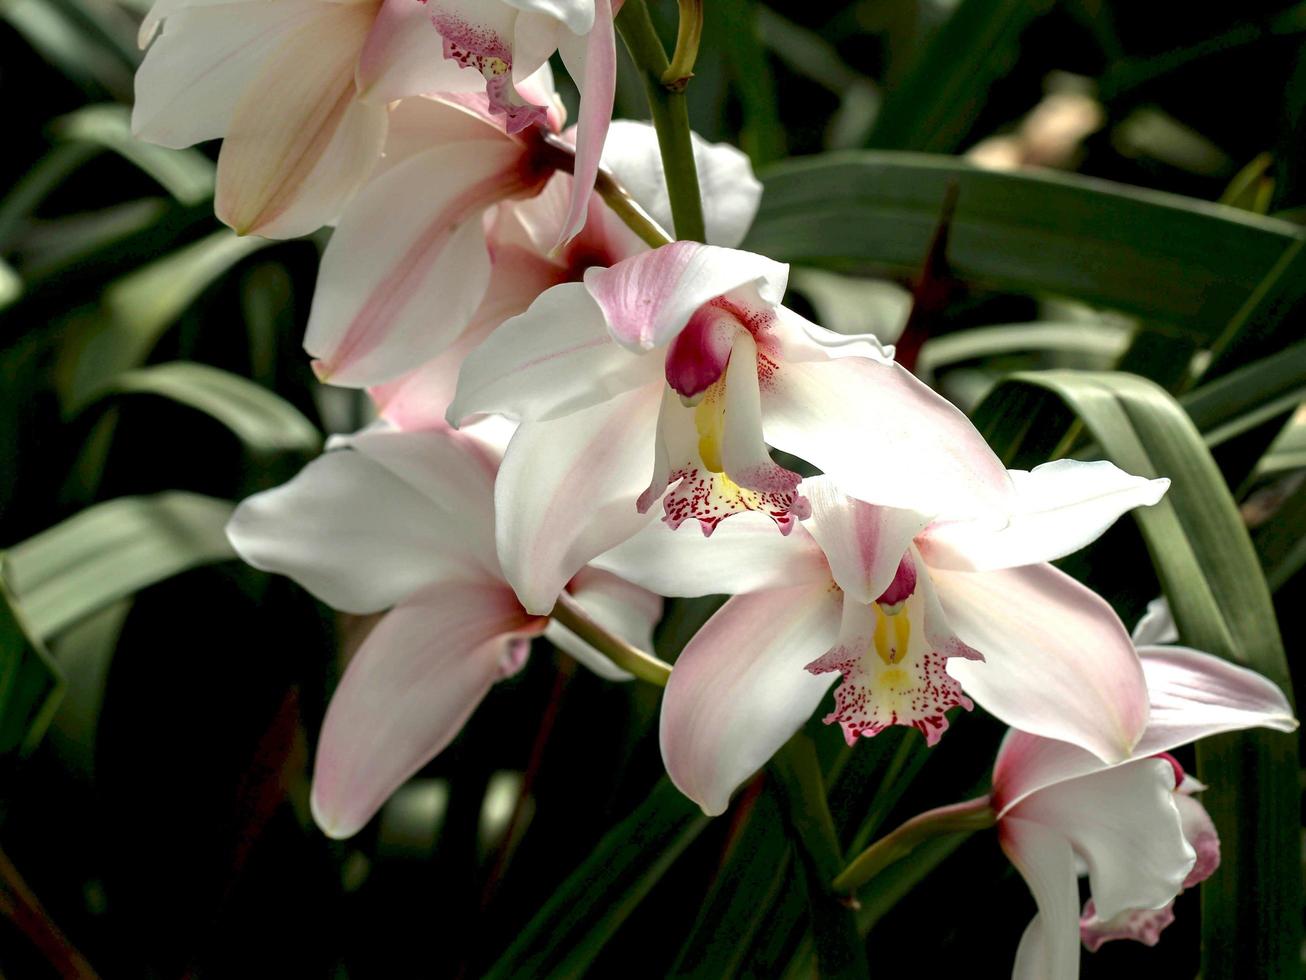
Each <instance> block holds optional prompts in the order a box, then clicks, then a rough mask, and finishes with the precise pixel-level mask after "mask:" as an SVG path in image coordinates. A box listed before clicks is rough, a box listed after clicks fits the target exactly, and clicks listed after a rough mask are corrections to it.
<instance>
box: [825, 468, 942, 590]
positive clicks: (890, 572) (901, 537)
mask: <svg viewBox="0 0 1306 980" xmlns="http://www.w3.org/2000/svg"><path fill="white" fill-rule="evenodd" d="M801 489H802V492H803V494H804V495H805V496H806V497H807V499H808V502H809V503H810V504H811V507H812V516H811V517H810V518H809V519H808V520H807V521H806V522H805V523H804V525H803V526H804V527H806V528H807V530H808V531H810V532H811V535H812V537H814V538H815V539H816V540H817V542H818V543H819V544H820V545H821V550H822V551H824V552H825V556H826V558H827V559H828V560H829V562H830V569H831V571H832V572H833V573H834V580H835V581H836V582H838V583H839V587H840V588H841V589H843V590H844V592H846V593H848V595H849V596H850V597H851V598H853V599H855V600H856V601H857V602H860V603H863V604H865V603H871V602H874V601H875V600H876V599H878V598H879V597H880V595H881V594H882V593H883V592H884V590H885V589H887V588H888V587H889V584H890V583H891V582H892V581H893V578H894V574H895V573H896V572H897V571H898V565H899V563H900V562H901V561H902V558H903V555H905V554H906V553H907V548H908V546H910V545H911V543H912V538H914V537H915V536H916V534H917V533H919V532H920V530H921V528H923V527H924V526H925V525H926V524H927V523H929V517H927V516H925V515H922V514H918V513H916V512H915V511H910V510H901V509H898V508H894V507H875V506H873V505H871V504H867V503H863V502H862V501H860V500H854V499H853V498H851V497H849V496H847V495H846V494H844V493H842V492H841V491H840V490H839V488H838V487H837V486H836V485H835V483H834V481H832V480H831V479H829V478H828V477H817V478H815V479H812V480H804V481H803V483H802V486H801Z"/></svg>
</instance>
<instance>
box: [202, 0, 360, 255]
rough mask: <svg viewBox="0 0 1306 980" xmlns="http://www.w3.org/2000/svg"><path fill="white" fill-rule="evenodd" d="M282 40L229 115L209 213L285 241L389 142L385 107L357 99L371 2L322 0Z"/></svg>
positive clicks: (334, 211) (318, 218) (327, 213)
mask: <svg viewBox="0 0 1306 980" xmlns="http://www.w3.org/2000/svg"><path fill="white" fill-rule="evenodd" d="M318 6H319V8H320V12H319V13H318V14H317V15H316V16H315V17H314V18H313V20H312V22H311V27H310V26H308V25H306V26H305V28H304V29H302V30H301V31H299V32H297V33H295V34H293V35H291V36H290V37H287V38H286V39H285V40H284V41H283V42H282V43H281V44H280V45H279V46H278V47H277V49H276V51H275V52H273V53H272V54H271V55H270V56H269V57H268V59H267V61H266V63H265V64H264V65H263V67H262V68H261V70H260V71H259V73H258V74H257V75H256V76H255V77H253V78H251V79H250V80H249V82H248V84H247V86H246V87H245V90H244V93H243V94H242V96H241V99H240V102H239V103H238V104H237V105H236V108H235V110H234V111H233V112H232V116H231V123H230V125H229V126H228V127H227V134H226V138H225V139H224V140H223V143H222V152H221V153H220V154H219V155H218V178H217V180H218V183H217V191H216V195H215V198H214V210H215V212H216V213H217V215H218V217H219V218H220V219H221V220H222V221H224V222H225V223H226V224H228V225H230V226H231V227H232V228H234V229H235V230H236V232H237V234H241V235H245V234H259V235H263V236H264V237H267V238H289V237H293V236H295V235H304V234H308V233H309V232H312V231H315V230H316V229H318V228H320V227H321V226H322V225H324V224H327V223H328V222H330V221H333V220H334V219H335V218H336V217H337V216H338V215H339V214H340V211H341V209H342V208H343V207H344V205H345V203H346V202H347V201H348V200H349V198H350V197H351V196H353V194H354V192H355V191H357V189H358V188H359V186H361V184H362V183H363V181H364V180H365V179H366V178H367V175H368V174H369V173H370V172H371V170H372V167H373V166H375V164H376V161H377V160H379V159H380V157H381V148H382V146H384V144H385V124H386V112H385V108H384V107H383V106H368V105H363V104H361V103H358V102H356V101H355V99H354V92H355V88H354V63H355V61H356V60H357V58H358V52H359V49H360V48H361V47H362V45H363V40H364V38H365V37H366V36H367V31H368V29H369V28H370V27H371V24H372V9H371V7H370V6H369V5H367V4H342V3H324V4H319V5H318Z"/></svg>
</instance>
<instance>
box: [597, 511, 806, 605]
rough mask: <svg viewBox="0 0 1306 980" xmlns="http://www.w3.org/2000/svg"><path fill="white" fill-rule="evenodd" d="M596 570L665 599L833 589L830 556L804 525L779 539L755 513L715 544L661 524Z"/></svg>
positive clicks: (725, 529)
mask: <svg viewBox="0 0 1306 980" xmlns="http://www.w3.org/2000/svg"><path fill="white" fill-rule="evenodd" d="M591 565H593V566H595V567H597V568H604V569H607V570H608V571H611V572H613V573H615V574H617V575H620V576H621V577H622V578H625V579H629V580H630V581H631V582H638V583H639V584H640V585H642V586H644V587H645V588H647V589H652V590H653V591H654V592H657V593H659V594H661V595H665V596H702V595H718V594H728V595H738V594H740V593H744V592H758V591H760V590H763V589H778V588H786V587H792V586H797V585H803V584H806V583H818V584H823V585H825V584H829V583H830V569H829V567H828V566H827V565H826V563H825V556H824V555H823V554H822V553H821V549H820V547H819V546H818V545H817V543H816V542H815V541H814V540H813V539H812V536H811V535H809V534H807V533H806V532H805V531H804V530H803V527H802V526H801V525H800V526H799V527H798V528H796V529H795V530H794V533H793V534H787V535H779V534H776V533H775V522H774V521H772V520H771V518H769V517H767V516H766V515H765V514H760V513H757V512H755V511H754V512H752V513H745V514H740V515H738V516H737V517H733V518H731V519H730V520H728V521H726V522H724V523H723V524H722V525H721V526H720V527H719V528H717V530H716V531H715V532H714V533H713V534H712V536H711V537H710V538H708V537H704V535H703V533H702V531H700V530H699V529H698V528H697V527H694V526H692V525H689V524H686V525H684V526H682V527H680V528H677V529H676V530H674V531H673V530H671V529H670V528H669V527H667V526H666V525H665V524H664V523H662V522H661V521H657V522H654V523H652V524H648V525H646V526H645V527H644V528H642V529H641V530H640V531H639V533H638V534H636V535H635V536H634V537H632V538H630V539H629V540H627V541H625V542H623V543H622V544H619V545H617V547H615V548H613V549H612V550H611V551H606V552H604V553H603V554H601V555H599V556H598V557H597V558H595V559H594V560H593V561H592V562H591Z"/></svg>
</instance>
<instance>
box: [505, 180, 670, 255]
mask: <svg viewBox="0 0 1306 980" xmlns="http://www.w3.org/2000/svg"><path fill="white" fill-rule="evenodd" d="M571 185H572V180H571V175H570V174H565V173H555V174H554V175H553V176H552V177H550V178H549V182H548V183H547V184H546V185H545V187H544V190H542V191H541V192H540V193H539V194H537V195H535V196H534V197H532V198H529V199H528V200H525V201H521V202H519V203H517V204H514V205H513V207H512V209H511V213H510V215H509V216H508V217H505V219H504V232H503V234H504V235H505V237H504V240H505V241H513V242H516V243H517V244H520V245H523V246H525V247H528V248H531V249H533V250H534V251H536V252H538V253H539V254H541V255H547V254H549V253H551V252H554V245H555V244H556V243H557V241H558V239H559V237H560V236H561V234H562V229H563V227H564V224H565V222H566V219H567V209H568V208H569V207H570V206H571ZM510 228H511V230H509V229H510ZM647 250H648V246H647V245H645V244H644V242H643V241H641V240H640V239H639V237H638V236H636V235H635V233H634V232H633V231H631V230H630V229H629V228H628V227H626V225H625V223H624V222H623V221H622V220H621V219H620V218H618V217H617V216H616V215H615V214H614V213H613V212H612V211H611V210H609V208H608V207H607V205H605V204H604V203H603V201H602V200H601V199H600V198H599V197H598V196H597V195H591V196H590V208H589V218H588V220H587V221H586V222H585V227H584V228H583V229H581V233H580V234H579V235H577V236H576V237H575V238H573V239H572V240H571V241H570V242H569V243H568V244H567V245H565V246H564V247H563V248H562V249H560V250H558V251H557V252H556V253H554V254H555V257H556V261H557V262H558V264H559V265H560V266H562V267H564V268H566V269H567V272H568V276H567V278H568V280H569V281H580V279H581V278H582V277H583V276H584V274H585V272H586V271H587V270H588V269H590V268H592V267H593V266H610V265H616V264H617V263H618V262H620V261H621V260H622V259H625V258H629V257H630V256H632V255H635V254H637V253H639V252H645V251H647Z"/></svg>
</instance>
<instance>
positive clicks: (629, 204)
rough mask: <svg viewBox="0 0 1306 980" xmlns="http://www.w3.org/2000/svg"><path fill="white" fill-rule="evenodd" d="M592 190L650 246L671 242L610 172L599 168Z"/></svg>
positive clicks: (655, 246)
mask: <svg viewBox="0 0 1306 980" xmlns="http://www.w3.org/2000/svg"><path fill="white" fill-rule="evenodd" d="M594 190H595V191H596V192H597V193H598V195H599V197H601V198H603V203H604V204H606V205H607V206H608V207H609V208H610V209H611V210H612V211H613V212H614V213H615V214H616V216H617V217H618V218H620V219H621V220H622V221H623V222H624V223H625V225H626V227H627V228H629V229H630V230H631V231H633V232H634V233H635V234H636V235H638V236H639V237H640V238H641V239H642V240H643V241H644V243H645V244H646V245H648V246H649V247H650V248H657V247H658V246H660V245H670V244H671V239H670V238H668V237H667V233H666V232H665V231H663V230H662V229H661V228H660V227H658V223H657V222H656V221H654V220H653V219H652V218H651V217H649V215H648V213H647V212H646V211H645V210H644V209H643V208H642V207H640V206H639V202H638V201H636V200H635V199H634V198H633V197H631V196H630V193H629V192H628V191H627V190H626V188H624V187H622V186H621V184H620V183H619V182H618V181H617V178H616V177H613V176H612V174H610V173H608V172H607V171H606V170H600V171H599V176H598V179H597V180H595V181H594Z"/></svg>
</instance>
